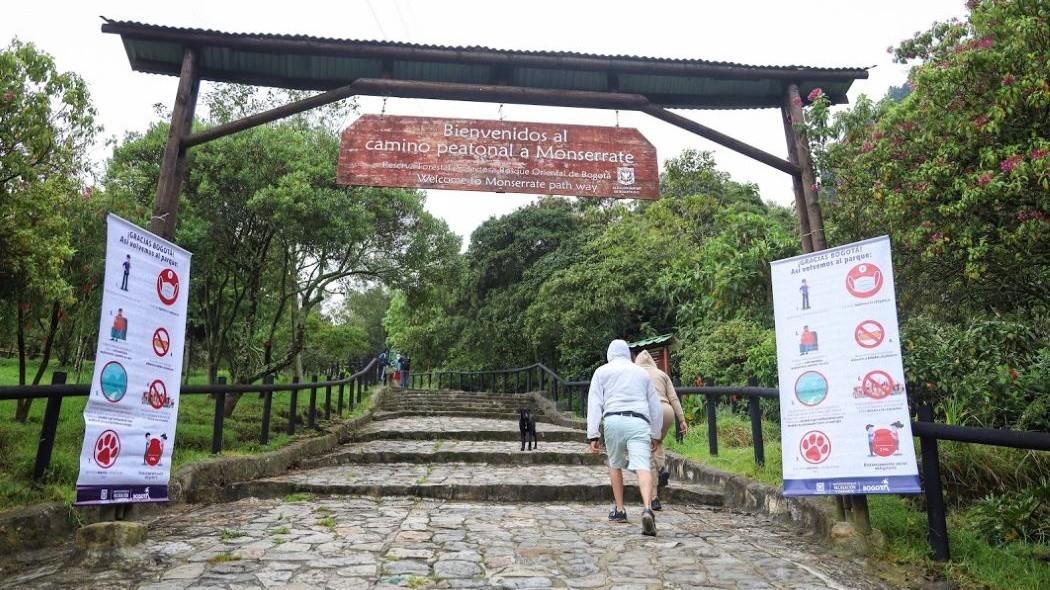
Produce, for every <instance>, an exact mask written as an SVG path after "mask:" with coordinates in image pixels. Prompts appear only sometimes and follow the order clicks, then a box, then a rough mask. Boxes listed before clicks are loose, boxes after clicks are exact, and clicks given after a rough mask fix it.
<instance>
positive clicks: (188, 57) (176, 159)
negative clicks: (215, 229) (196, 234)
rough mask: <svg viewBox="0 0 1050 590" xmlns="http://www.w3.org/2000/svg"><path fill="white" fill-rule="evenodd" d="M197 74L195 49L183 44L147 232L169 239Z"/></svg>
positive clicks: (194, 103)
mask: <svg viewBox="0 0 1050 590" xmlns="http://www.w3.org/2000/svg"><path fill="white" fill-rule="evenodd" d="M199 89H200V76H199V74H198V69H197V50H196V49H195V48H193V47H186V48H185V49H183V52H182V71H181V73H180V74H179V89H178V91H177V92H176V93H175V107H174V108H173V109H172V110H171V128H170V129H169V130H168V143H167V145H165V146H164V157H163V159H162V160H161V164H160V178H159V179H158V180H157V197H156V198H155V199H154V200H153V218H152V219H151V220H150V231H152V232H153V233H155V234H157V235H159V236H161V237H162V238H165V239H167V240H171V239H172V238H173V237H174V236H175V218H176V216H178V214H179V190H180V189H181V188H182V179H183V177H185V176H186V147H185V146H184V145H183V143H184V141H185V139H186V137H188V136H189V134H190V132H191V131H192V130H193V112H194V111H195V110H196V108H197V91H198V90H199Z"/></svg>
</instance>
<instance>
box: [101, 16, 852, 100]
mask: <svg viewBox="0 0 1050 590" xmlns="http://www.w3.org/2000/svg"><path fill="white" fill-rule="evenodd" d="M105 21H106V22H105V23H104V24H103V25H102V31H103V32H105V33H113V34H118V35H120V36H121V39H122V41H123V43H124V49H125V51H126V52H127V56H128V60H129V62H130V63H131V67H132V69H134V70H137V71H141V72H149V73H154V74H163V75H170V76H178V75H179V72H180V68H181V65H182V59H183V50H184V48H186V47H195V48H196V49H197V50H198V55H199V58H198V59H199V63H198V71H199V77H200V79H204V80H211V81H215V82H240V83H246V84H255V85H260V86H272V87H280V88H297V89H303V90H332V89H334V88H338V87H341V86H344V85H346V84H348V83H350V82H352V81H354V80H357V79H365V78H368V79H388V80H399V81H401V80H403V81H413V82H437V83H458V84H479V85H498V86H513V87H519V88H533V89H544V90H565V91H588V92H608V93H629V94H639V95H644V96H646V97H647V98H648V99H649V101H650V103H651V104H652V105H656V106H660V107H665V108H685V109H748V108H780V107H781V106H782V105H783V104H784V96H785V91H786V88H787V85H788V84H789V83H795V84H798V86H799V90H800V94H801V96H802V97H805V96H807V95H808V94H809V92H810V91H811V90H812V89H814V88H817V87H819V88H822V89H823V90H824V92H825V93H826V94H827V95H828V97H829V98H830V99H831V101H832V102H833V103H844V102H847V99H846V92H847V91H848V90H849V88H850V85H851V84H852V83H853V81H854V80H856V79H863V78H867V77H868V71H867V68H815V67H805V66H753V65H743V64H738V63H729V62H716V61H707V60H700V59H658V58H652V57H637V56H630V55H594V54H584V53H568V52H553V51H507V50H498V49H491V48H488V47H450V46H439V45H416V44H411V43H396V42H386V41H360V40H352V39H330V38H320V37H310V36H304V35H273V34H264V33H226V32H221V31H213V30H206V29H193V28H177V27H168V26H158V25H149V24H143V23H137V22H127V21H112V20H108V19H105Z"/></svg>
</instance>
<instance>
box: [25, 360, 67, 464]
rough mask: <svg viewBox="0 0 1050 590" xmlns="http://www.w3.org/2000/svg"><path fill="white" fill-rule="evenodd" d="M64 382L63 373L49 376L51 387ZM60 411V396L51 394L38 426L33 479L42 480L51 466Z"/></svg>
mask: <svg viewBox="0 0 1050 590" xmlns="http://www.w3.org/2000/svg"><path fill="white" fill-rule="evenodd" d="M65 382H66V373H65V372H64V371H55V372H54V373H52V374H51V385H62V384H64V383H65ZM61 411H62V396H61V395H60V394H57V393H51V394H48V396H47V408H46V409H45V410H44V420H43V422H42V423H41V424H40V442H39V443H37V446H36V463H35V464H34V465H33V479H34V480H36V481H40V480H42V479H44V472H45V471H47V468H48V467H49V466H50V465H51V451H52V450H53V449H54V448H55V433H56V432H58V418H59V415H60V414H61Z"/></svg>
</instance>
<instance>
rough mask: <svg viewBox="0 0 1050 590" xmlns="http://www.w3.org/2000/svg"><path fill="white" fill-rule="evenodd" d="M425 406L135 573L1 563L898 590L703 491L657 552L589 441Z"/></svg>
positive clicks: (672, 494) (677, 505) (288, 579)
mask: <svg viewBox="0 0 1050 590" xmlns="http://www.w3.org/2000/svg"><path fill="white" fill-rule="evenodd" d="M415 396H416V399H415V400H406V399H401V400H398V402H397V404H396V406H394V404H392V403H391V404H390V406H388V405H387V404H384V409H390V410H391V411H392V412H396V414H393V416H395V417H393V418H391V419H380V420H376V421H375V422H373V423H372V424H370V425H369V426H368V428H366V429H364V430H363V431H362V432H361V433H359V440H358V441H357V442H352V443H350V444H348V445H345V446H344V447H343V448H340V449H338V450H336V451H335V452H333V453H330V454H329V455H328V456H326V457H321V458H317V459H315V460H313V461H311V462H309V464H307V465H304V466H303V468H302V469H300V470H298V471H293V472H291V473H289V474H287V475H284V476H281V477H276V478H268V479H264V480H258V481H255V482H248V483H245V484H239V485H235V486H231V487H230V490H229V491H230V495H231V497H235V498H239V499H235V500H232V501H230V502H228V503H223V504H215V505H188V506H187V505H183V506H178V507H174V508H172V509H171V510H170V511H168V512H166V513H165V514H164V515H163V516H162V517H160V518H158V519H157V520H155V521H153V522H152V523H151V524H150V528H149V541H148V542H147V544H146V545H145V546H143V547H140V548H138V549H135V550H134V551H135V552H134V553H133V555H132V556H131V558H130V559H129V560H126V561H124V562H112V563H85V562H82V561H81V562H77V561H76V560H75V559H74V558H73V555H72V550H71V549H69V548H60V549H50V550H47V551H38V552H30V553H23V554H19V555H15V556H10V557H7V558H3V559H0V588H19V589H21V588H34V589H35V588H40V589H42V590H48V589H60V588H61V589H65V588H97V589H109V588H141V589H153V590H162V589H163V590H188V589H205V588H215V589H219V588H221V589H254V588H258V589H270V588H280V589H284V590H326V589H327V590H336V589H342V588H346V589H358V588H360V589H369V590H372V589H383V588H434V589H438V588H442V589H444V588H601V589H606V588H609V589H625V590H631V589H646V590H649V589H652V590H655V589H658V588H670V589H683V590H684V589H714V588H719V589H724V590H731V589H735V590H744V589H752V590H758V589H783V590H787V589H791V590H824V589H829V588H833V589H839V590H842V589H858V590H874V589H880V590H881V589H883V588H886V586H884V585H882V584H881V583H880V582H878V581H877V580H876V579H875V578H874V577H873V576H872V575H871V574H870V573H869V572H867V571H865V570H864V569H863V568H862V567H861V566H860V565H857V564H855V563H852V562H847V561H842V560H838V559H835V558H832V557H828V555H827V553H826V550H825V548H824V547H822V546H821V545H819V544H815V543H814V542H813V541H812V540H811V539H808V538H807V537H806V536H804V535H799V534H798V531H795V530H793V529H790V528H787V527H785V526H784V525H783V524H781V523H779V522H776V521H773V520H771V519H768V518H765V517H761V516H756V515H748V514H740V513H735V512H732V511H730V510H727V509H724V508H721V507H720V505H721V501H722V498H721V496H720V495H719V494H718V493H716V492H715V491H713V490H709V489H705V488H703V487H702V486H695V485H693V486H689V485H682V484H680V483H677V482H676V483H674V484H673V486H672V488H671V489H670V490H663V491H662V492H661V497H662V498H666V499H667V500H666V502H667V505H666V506H665V510H664V511H663V512H660V513H659V514H658V516H657V525H658V533H659V536H657V537H656V538H649V537H643V536H642V535H641V534H640V518H639V516H640V513H639V511H638V509H637V508H636V507H635V506H636V505H637V504H629V505H628V515H629V518H630V522H629V523H628V524H612V523H609V521H608V519H607V513H608V510H609V506H610V503H611V502H610V492H609V490H608V485H607V480H606V471H605V469H604V467H603V466H602V464H601V461H602V458H601V457H594V456H592V455H590V454H589V453H587V452H585V451H586V449H585V446H584V443H583V438H584V437H583V433H582V432H580V431H578V430H574V429H571V428H564V427H559V426H554V425H551V424H546V423H543V424H540V425H539V428H538V430H539V432H540V443H539V448H538V449H537V450H536V451H532V452H528V451H526V452H524V453H522V452H521V451H519V450H518V449H519V448H520V447H519V443H518V442H517V440H515V439H517V434H518V433H517V423H516V422H514V421H510V420H499V419H495V418H470V417H456V416H452V415H449V416H419V417H406V416H404V414H405V413H406V412H410V411H411V405H410V403H409V401H419V402H422V401H426V402H427V403H428V404H431V405H428V406H427V407H428V409H431V408H433V407H434V404H438V403H441V404H444V406H446V407H447V406H450V405H451V406H456V405H461V406H467V405H468V404H472V405H476V404H479V403H481V402H482V401H483V400H484V398H481V397H477V396H476V394H475V399H465V398H468V394H452V396H451V397H450V394H447V393H445V394H442V396H444V397H443V399H442V400H441V401H440V402H439V401H438V399H437V396H436V395H433V394H430V396H427V395H426V394H415ZM431 396H432V397H431ZM489 399H491V398H489ZM388 403H389V402H388ZM517 403H521V400H519V399H515V400H510V401H507V402H505V404H506V405H507V406H508V407H497V408H495V409H492V408H491V407H486V412H488V413H492V414H500V413H507V412H508V411H509V410H510V409H511V408H510V407H509V406H510V405H511V404H517ZM469 410H470V408H464V407H453V408H452V409H451V410H448V411H463V412H468V411H469ZM507 433H510V434H511V435H513V436H510V437H507V436H506V434H507ZM501 438H502V440H501ZM523 457H530V458H529V459H523ZM633 482H634V480H633V476H629V478H628V483H629V484H631V483H633ZM632 487H633V486H632ZM636 495H637V494H636V491H635V496H636Z"/></svg>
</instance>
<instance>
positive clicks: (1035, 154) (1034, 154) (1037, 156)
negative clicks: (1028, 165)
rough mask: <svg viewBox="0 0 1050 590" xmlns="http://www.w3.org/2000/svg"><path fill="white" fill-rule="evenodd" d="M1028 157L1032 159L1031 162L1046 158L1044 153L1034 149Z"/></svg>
mask: <svg viewBox="0 0 1050 590" xmlns="http://www.w3.org/2000/svg"><path fill="white" fill-rule="evenodd" d="M1029 155H1030V156H1031V157H1032V159H1033V160H1041V159H1043V158H1045V157H1046V151H1045V150H1039V149H1036V150H1032V153H1031V154H1029Z"/></svg>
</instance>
